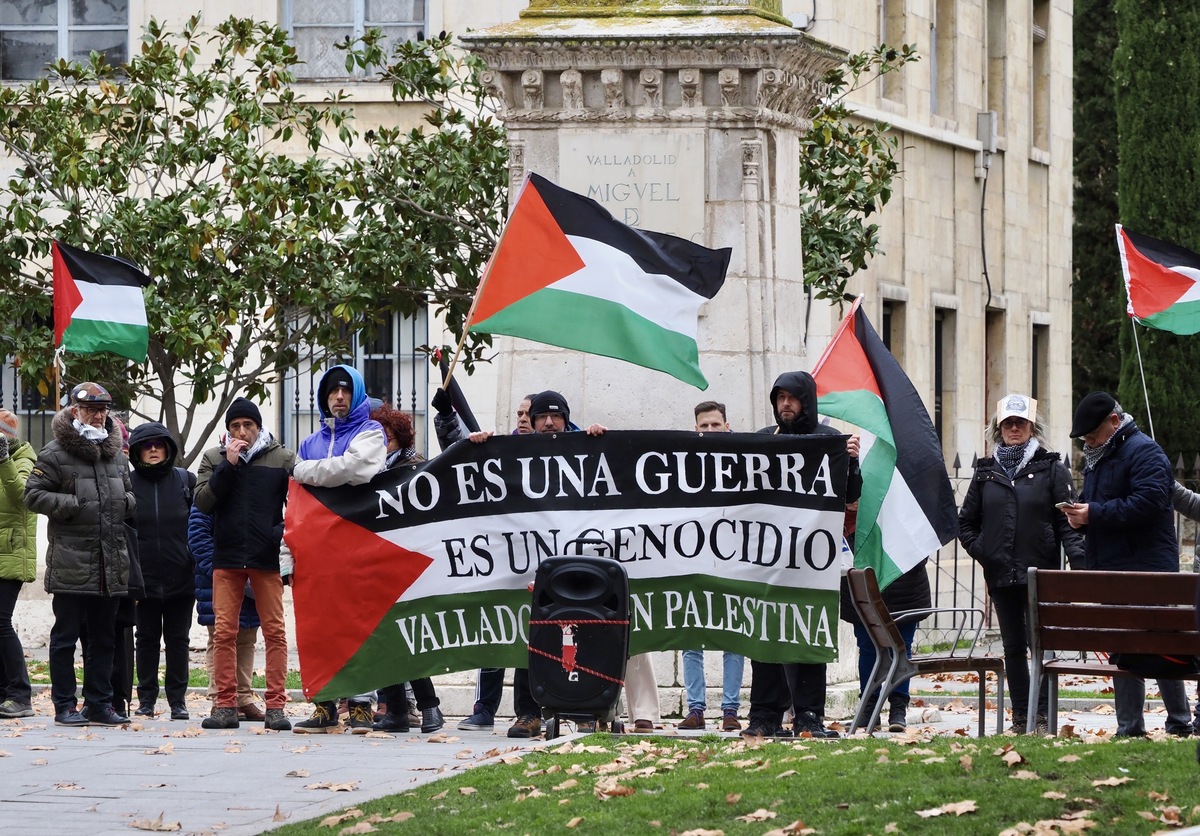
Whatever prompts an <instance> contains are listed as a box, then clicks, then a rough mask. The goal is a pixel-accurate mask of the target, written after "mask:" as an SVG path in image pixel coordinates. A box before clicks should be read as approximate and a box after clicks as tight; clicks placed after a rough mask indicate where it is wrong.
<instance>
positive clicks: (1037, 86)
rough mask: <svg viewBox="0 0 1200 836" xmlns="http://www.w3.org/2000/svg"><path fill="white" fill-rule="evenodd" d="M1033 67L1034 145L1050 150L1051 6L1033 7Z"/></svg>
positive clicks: (1045, 2)
mask: <svg viewBox="0 0 1200 836" xmlns="http://www.w3.org/2000/svg"><path fill="white" fill-rule="evenodd" d="M1032 24H1033V25H1032V29H1033V34H1032V38H1033V65H1032V66H1031V67H1030V76H1031V78H1030V95H1029V99H1030V102H1029V106H1030V117H1031V123H1032V125H1033V136H1032V137H1031V139H1032V140H1033V145H1034V147H1035V148H1041V149H1042V150H1043V151H1048V150H1049V149H1050V37H1049V30H1050V3H1049V0H1037V2H1035V3H1034V4H1033V21H1032Z"/></svg>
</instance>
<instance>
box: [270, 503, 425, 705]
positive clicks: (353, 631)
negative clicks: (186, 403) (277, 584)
mask: <svg viewBox="0 0 1200 836" xmlns="http://www.w3.org/2000/svg"><path fill="white" fill-rule="evenodd" d="M287 521H288V523H287V532H286V533H287V543H288V546H289V547H290V548H291V550H292V555H293V557H294V558H295V560H296V569H295V574H294V575H293V582H292V601H293V603H294V604H295V612H296V647H297V649H298V650H299V652H300V659H301V664H300V674H301V677H302V679H303V687H304V693H305V695H306V696H308V697H310V698H311V697H312V696H313V695H314V694H317V693H319V692H320V691H321V689H322V688H324V687H325V686H326V685H327V684H328V683H329V681H330V680H331V679H333V677H334V676H335V675H337V673H338V672H339V671H341V669H342V668H343V667H345V666H346V663H347V662H349V661H350V658H351V657H352V656H354V654H355V653H357V652H358V650H359V648H361V647H362V645H363V643H364V642H365V641H366V640H367V639H368V638H369V637H370V636H371V634H372V633H373V632H375V628H376V627H378V626H379V622H380V621H382V620H383V618H384V616H385V615H387V613H388V611H389V610H390V609H391V608H392V606H393V605H394V604H395V603H396V601H397V600H398V599H399V598H400V596H401V595H403V594H404V592H405V591H406V590H407V589H408V588H409V587H410V586H412V585H413V583H415V582H416V580H417V578H419V577H420V576H421V574H422V573H423V572H424V571H425V570H426V569H427V568H428V567H429V566H430V564H432V563H433V559H432V558H430V557H427V556H426V555H423V554H421V553H419V552H414V551H409V550H408V549H405V548H402V547H401V546H397V545H395V544H394V543H391V542H389V541H387V540H385V539H383V538H382V537H380V536H379V535H378V534H375V533H374V532H372V531H369V530H367V529H365V528H363V527H362V526H359V525H356V524H355V523H352V522H350V521H349V520H347V519H345V518H343V517H341V516H339V515H338V514H336V513H334V512H333V511H331V510H330V509H329V508H326V507H325V506H324V505H322V504H321V503H320V502H319V501H318V500H317V498H316V497H315V496H313V495H312V493H310V492H309V491H308V489H307V488H305V487H304V486H303V485H301V484H299V483H298V482H292V483H291V485H290V486H289V488H288V508H287Z"/></svg>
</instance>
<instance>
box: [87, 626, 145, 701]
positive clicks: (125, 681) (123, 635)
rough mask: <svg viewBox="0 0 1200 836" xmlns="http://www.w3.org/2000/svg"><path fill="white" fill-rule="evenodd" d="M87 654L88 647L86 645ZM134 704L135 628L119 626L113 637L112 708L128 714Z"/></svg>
mask: <svg viewBox="0 0 1200 836" xmlns="http://www.w3.org/2000/svg"><path fill="white" fill-rule="evenodd" d="M83 652H84V654H85V655H86V654H87V645H86V644H85V645H84V649H83ZM132 703H133V628H132V627H129V626H126V625H123V624H120V623H118V624H117V631H116V634H115V635H114V636H113V663H112V707H113V708H114V709H116V711H117V713H118V714H128V713H129V706H130V705H131V704H132Z"/></svg>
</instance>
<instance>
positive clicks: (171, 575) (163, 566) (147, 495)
mask: <svg viewBox="0 0 1200 836" xmlns="http://www.w3.org/2000/svg"><path fill="white" fill-rule="evenodd" d="M154 439H158V440H161V441H163V442H165V443H166V445H167V455H166V458H165V459H164V460H163V461H162V462H160V463H158V464H155V465H148V464H145V463H144V462H142V460H141V454H140V451H139V449H138V448H139V447H141V445H143V444H145V443H146V442H147V441H151V440H154ZM178 455H179V446H178V445H177V444H176V443H175V439H174V438H172V437H171V433H170V431H169V430H168V429H167V428H166V427H165V426H163V425H162V424H160V423H158V422H157V421H151V422H149V423H146V424H140V425H139V426H137V427H135V428H134V430H133V432H132V433H130V435H129V457H130V463H131V464H132V465H133V475H132V477H131V480H130V481H131V482H132V484H133V495H134V496H135V497H136V498H137V539H138V558H139V561H140V563H141V568H142V579H143V581H144V583H145V597H146V598H154V599H164V598H176V597H180V596H184V595H191V594H192V592H193V589H194V587H193V583H194V578H193V574H194V573H193V568H192V555H191V553H190V552H189V551H188V542H187V531H188V512H189V511H190V510H191V501H190V500H191V497H192V494H193V493H194V488H193V486H194V485H195V482H196V477H195V475H193V474H191V473H188V472H187V471H186V470H182V469H181V468H177V467H176V466H175V459H176V457H177V456H178Z"/></svg>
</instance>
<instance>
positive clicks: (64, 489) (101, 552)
mask: <svg viewBox="0 0 1200 836" xmlns="http://www.w3.org/2000/svg"><path fill="white" fill-rule="evenodd" d="M74 419H75V415H74V413H73V412H72V410H71V408H70V407H67V408H66V409H64V410H62V411H61V412H59V413H58V414H57V415H55V416H54V420H53V421H51V422H50V429H51V431H52V432H53V433H54V440H53V441H51V442H50V443H49V444H47V445H46V446H45V447H43V448H42V450H41V452H40V453H38V459H37V463H36V464H34V466H33V472H32V473H30V474H29V480H28V481H27V482H26V483H25V504H26V505H27V506H28V507H29V509H30V510H32V511H35V512H37V513H39V514H45V515H46V516H47V517H48V518H49V520H48V522H47V524H46V532H47V535H48V536H47V541H48V542H47V546H46V576H45V587H46V591H47V592H49V593H51V594H54V593H57V592H67V593H72V594H76V595H104V596H110V595H112V596H119V595H125V594H126V593H127V592H128V591H129V546H128V544H127V542H126V539H125V520H126V518H131V517H132V516H133V514H134V511H135V510H136V507H137V501H136V500H135V499H134V497H133V487H132V485H131V484H130V482H129V462H128V460H127V459H126V458H125V454H124V453H122V452H121V430H120V428H119V427H118V426H117V424H116V423H115V422H114V421H113V419H112V418H108V419H106V422H105V429H107V430H108V437H107V438H105V439H104V440H103V441H101V442H100V443H99V444H93V443H92V442H90V441H88V440H87V439H85V438H84V437H83V436H81V435H80V434H79V433H78V432H77V431H76V430H75V427H74V425H73V422H74Z"/></svg>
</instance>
